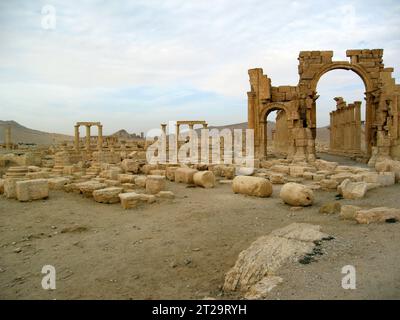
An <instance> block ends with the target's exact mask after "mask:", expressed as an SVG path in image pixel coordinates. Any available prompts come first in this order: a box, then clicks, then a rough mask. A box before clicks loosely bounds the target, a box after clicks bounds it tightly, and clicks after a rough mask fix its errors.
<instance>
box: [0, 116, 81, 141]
mask: <svg viewBox="0 0 400 320" xmlns="http://www.w3.org/2000/svg"><path fill="white" fill-rule="evenodd" d="M7 126H11V141H12V142H13V143H34V144H53V143H61V142H62V141H65V140H72V139H73V137H72V136H68V135H65V134H59V133H48V132H43V131H39V130H34V129H29V128H27V127H24V126H23V125H21V124H19V123H18V122H15V121H13V120H10V121H3V120H0V141H1V143H4V134H5V128H6V127H7Z"/></svg>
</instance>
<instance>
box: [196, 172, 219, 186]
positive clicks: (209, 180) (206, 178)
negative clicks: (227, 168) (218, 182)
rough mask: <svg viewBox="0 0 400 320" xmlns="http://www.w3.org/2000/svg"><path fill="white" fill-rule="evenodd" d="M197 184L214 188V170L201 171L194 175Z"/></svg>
mask: <svg viewBox="0 0 400 320" xmlns="http://www.w3.org/2000/svg"><path fill="white" fill-rule="evenodd" d="M193 182H194V184H195V185H197V186H200V187H203V188H214V186H215V176H214V173H213V172H212V171H199V172H196V173H195V174H194V175H193Z"/></svg>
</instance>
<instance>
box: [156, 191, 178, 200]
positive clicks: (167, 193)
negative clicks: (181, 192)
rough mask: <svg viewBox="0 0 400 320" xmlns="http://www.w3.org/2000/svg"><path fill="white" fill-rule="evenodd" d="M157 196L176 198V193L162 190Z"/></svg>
mask: <svg viewBox="0 0 400 320" xmlns="http://www.w3.org/2000/svg"><path fill="white" fill-rule="evenodd" d="M156 196H157V197H159V198H161V199H174V198H175V194H174V193H173V192H172V191H160V192H159V193H157V195H156Z"/></svg>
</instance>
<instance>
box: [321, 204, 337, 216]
mask: <svg viewBox="0 0 400 320" xmlns="http://www.w3.org/2000/svg"><path fill="white" fill-rule="evenodd" d="M340 207H341V206H340V203H339V202H327V203H325V204H324V205H322V207H321V208H319V213H325V214H334V213H338V212H340Z"/></svg>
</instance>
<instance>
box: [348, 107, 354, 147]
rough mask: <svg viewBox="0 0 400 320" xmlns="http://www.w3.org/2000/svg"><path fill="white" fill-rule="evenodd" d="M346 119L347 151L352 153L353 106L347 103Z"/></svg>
mask: <svg viewBox="0 0 400 320" xmlns="http://www.w3.org/2000/svg"><path fill="white" fill-rule="evenodd" d="M347 108H348V117H347V121H348V127H349V128H348V130H347V134H348V136H347V139H348V150H349V151H352V152H353V151H354V130H353V127H354V123H353V121H354V104H352V103H349V104H348V107H347Z"/></svg>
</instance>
